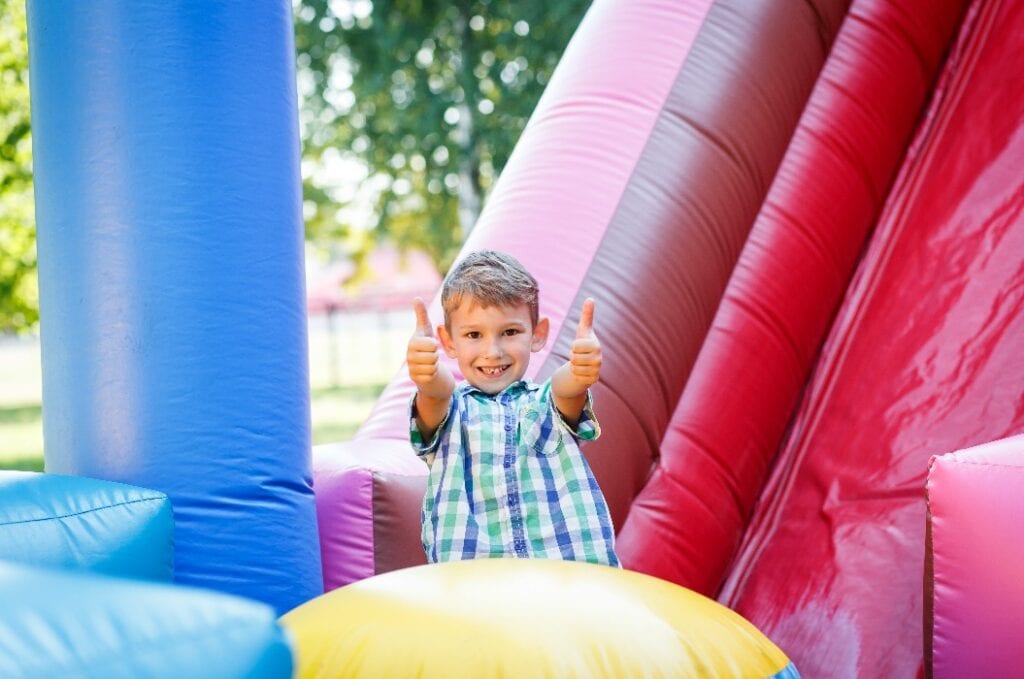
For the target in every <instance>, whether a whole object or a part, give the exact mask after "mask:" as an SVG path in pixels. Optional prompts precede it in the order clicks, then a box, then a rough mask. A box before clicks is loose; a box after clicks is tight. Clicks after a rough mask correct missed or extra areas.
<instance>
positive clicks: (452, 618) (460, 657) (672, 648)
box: [281, 559, 799, 679]
mask: <svg viewBox="0 0 1024 679" xmlns="http://www.w3.org/2000/svg"><path fill="white" fill-rule="evenodd" d="M281 623H282V624H283V625H284V626H285V627H286V628H287V629H289V630H290V631H291V632H292V635H293V637H294V640H295V642H296V647H297V649H296V650H297V656H298V658H297V667H298V674H297V676H299V677H331V678H334V677H368V678H372V679H381V678H386V677H446V678H447V677H473V678H479V677H497V676H503V677H545V676H547V677H775V678H780V677H797V676H799V675H798V674H797V673H796V670H795V669H793V665H792V664H791V663H790V662H789V660H788V659H787V658H786V656H785V655H784V654H783V653H782V651H780V650H779V649H778V648H777V647H776V646H775V645H774V644H772V642H771V641H769V640H768V639H767V638H766V637H765V636H764V635H763V634H761V632H759V631H758V630H757V629H756V628H755V627H754V626H753V625H751V624H750V623H749V622H747V621H746V620H744V619H743V618H742V617H741V616H739V615H738V614H736V613H734V612H733V611H731V610H729V609H728V608H726V607H724V606H722V605H720V604H718V603H716V602H715V601H712V600H711V599H708V598H706V597H704V596H701V595H699V594H696V593H694V592H691V591H690V590H687V589H684V588H682V587H678V586H676V585H674V584H672V583H669V582H666V581H664V580H659V579H657V578H653V577H650V576H646V575H641V574H639V573H633V572H630V571H623V570H618V569H615V568H609V567H606V566H595V565H591V564H583V563H576V562H565V561H540V560H516V559H481V560H476V561H462V562H455V563H446V564H434V565H429V566H419V567H416V568H408V569H404V570H400V571H394V572H391V573H385V574H383V575H378V576H376V577H373V578H369V579H367V580H363V581H361V582H357V583H354V584H352V585H349V586H347V587H343V588H341V589H337V590H334V591H333V592H329V593H327V594H324V595H322V596H320V597H318V598H316V599H313V600H312V601H310V602H308V603H306V604H303V605H302V606H299V607H298V608H296V609H294V610H292V611H291V612H289V613H288V614H286V615H285V616H283V617H282V618H281Z"/></svg>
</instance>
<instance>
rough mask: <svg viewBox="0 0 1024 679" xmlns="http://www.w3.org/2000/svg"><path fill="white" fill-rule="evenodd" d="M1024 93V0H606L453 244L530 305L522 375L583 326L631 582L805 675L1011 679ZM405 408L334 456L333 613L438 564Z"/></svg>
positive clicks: (1017, 611) (602, 473) (1021, 597)
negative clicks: (360, 586) (517, 280)
mask: <svg viewBox="0 0 1024 679" xmlns="http://www.w3.org/2000/svg"><path fill="white" fill-rule="evenodd" d="M1022 74H1024V2H1021V1H1020V0H975V1H974V2H967V1H966V0H963V1H962V0H906V1H904V2H899V3H895V2H891V1H884V0H854V1H853V2H852V3H848V2H843V1H841V0H808V1H807V2H799V3H797V2H778V1H777V0H771V1H768V0H760V1H756V0H715V1H712V0H691V1H689V2H664V1H663V0H636V1H634V2H628V3H613V2H610V1H603V0H598V1H597V2H595V3H594V5H593V6H592V8H591V10H590V12H589V13H588V15H587V17H586V18H585V20H584V21H583V23H582V24H581V27H580V29H579V32H578V34H577V35H576V37H575V38H574V39H573V41H572V43H571V44H570V46H569V48H568V49H567V51H566V54H565V56H564V58H563V60H562V63H561V64H560V65H559V68H558V70H557V72H556V74H555V77H554V78H553V80H552V82H551V83H550V85H549V87H548V89H547V91H546V92H545V95H544V97H543V99H542V101H541V103H540V104H539V106H538V109H537V111H536V112H535V114H534V116H533V118H532V119H531V121H530V124H529V125H528V127H527V129H526V131H525V132H524V134H523V137H522V139H521V140H520V143H519V145H518V146H517V148H516V151H515V153H514V154H513V157H512V159H511V160H510V162H509V164H508V167H507V168H506V170H505V171H504V173H503V175H502V177H501V179H500V181H499V183H498V186H497V187H496V188H495V190H494V192H493V194H492V195H491V196H490V198H489V201H488V204H487V206H486V209H485V210H484V213H483V215H482V217H481V219H480V222H479V224H478V225H477V227H476V228H475V229H474V231H473V233H472V236H471V237H470V239H469V241H468V242H467V244H466V246H465V250H464V251H465V252H468V251H470V250H475V249H479V248H484V247H488V248H494V249H500V250H505V251H508V252H511V253H512V254H514V255H515V256H516V257H517V258H519V259H520V260H521V261H522V262H523V263H524V264H525V266H526V267H527V268H528V269H529V270H530V271H531V272H532V273H533V274H534V275H535V276H536V277H537V279H538V280H539V282H540V288H541V313H542V315H545V316H548V317H549V318H550V320H551V339H549V342H548V346H547V347H546V348H545V350H544V351H543V352H541V353H540V354H539V355H537V356H536V357H535V358H534V360H533V362H532V363H531V369H530V373H529V376H530V377H533V378H535V379H536V378H540V379H543V378H545V377H547V376H548V375H550V373H551V372H552V371H553V370H554V369H555V367H556V366H557V365H559V364H560V363H561V362H563V361H564V360H565V358H566V355H567V351H568V347H569V344H570V343H571V341H572V338H573V335H574V332H575V328H576V324H577V319H576V318H574V317H573V314H577V313H579V311H578V310H579V308H580V304H581V302H582V300H583V299H585V298H586V297H593V298H594V299H595V300H596V305H597V311H596V319H595V330H596V332H597V333H598V336H599V337H600V339H601V342H602V347H603V350H604V356H605V361H606V367H605V369H604V370H603V371H602V377H601V382H600V383H599V384H598V385H597V386H596V387H595V391H594V398H595V404H596V407H597V410H598V416H599V418H600V419H601V424H602V429H603V432H604V433H603V434H602V436H601V438H600V439H598V440H597V441H595V442H593V443H592V444H590V445H589V447H587V448H585V453H586V454H587V456H588V458H589V460H590V462H591V465H592V467H593V468H594V471H595V474H596V475H597V477H598V480H599V481H600V483H601V485H602V488H603V489H604V491H605V495H606V497H607V499H608V502H609V505H610V507H611V509H612V513H613V519H614V522H615V525H616V526H617V528H618V549H619V554H620V556H621V558H622V560H623V562H624V565H625V566H626V567H627V568H630V569H633V570H638V571H641V572H645V573H648V574H652V575H656V576H658V577H661V578H664V579H666V580H670V581H673V582H676V583H678V584H680V585H683V586H685V587H689V588H691V589H694V590H696V591H698V592H701V593H703V594H706V595H708V596H712V597H717V598H718V599H719V601H721V602H722V603H724V604H726V605H728V606H729V607H731V608H733V609H734V610H736V611H737V612H739V613H740V614H742V615H743V616H744V617H746V618H747V619H748V620H750V621H751V622H753V623H754V624H755V625H756V626H757V627H758V628H760V629H761V630H762V631H764V633H765V634H766V635H767V636H768V637H769V638H771V639H772V640H773V641H774V642H775V643H777V644H778V645H779V647H780V648H782V649H783V650H784V651H785V652H786V653H787V654H788V655H789V657H790V658H792V660H793V662H794V664H795V665H796V667H797V668H799V670H800V672H801V673H803V675H804V676H808V677H819V676H821V677H847V676H849V677H855V676H887V677H890V676H891V677H905V676H914V675H915V674H917V673H919V672H921V671H924V672H927V673H930V672H932V671H933V670H934V672H935V674H936V676H951V675H959V674H962V675H965V676H966V675H971V676H983V675H984V676H988V675H985V674H984V671H977V669H978V668H979V667H982V665H979V664H978V663H983V662H987V663H989V664H988V665H985V666H984V667H987V668H989V671H993V672H997V671H998V668H1000V667H1002V668H1004V669H1005V668H1008V667H1012V666H1013V665H1011V663H1018V664H1017V667H1020V666H1021V665H1020V664H1019V663H1024V656H1022V653H1024V652H1022V651H1020V650H1017V646H1018V645H1019V644H1018V642H1019V638H1020V637H1019V635H1020V632H1019V630H1020V629H1021V625H1024V612H1022V611H1024V584H1022V580H1021V578H1020V576H1019V573H1021V572H1024V554H1022V552H1021V550H1020V548H1019V545H1020V544H1022V540H1021V539H1020V535H1021V526H1022V525H1024V501H1022V500H1021V499H1019V498H1022V497H1024V437H1016V438H1009V437H1012V436H1013V435H1015V434H1020V433H1021V432H1024V171H1022V168H1024V80H1022V77H1024V76H1022ZM431 315H432V317H433V318H435V319H436V318H440V317H441V313H440V308H439V302H438V300H435V301H434V305H433V308H432V310H431ZM411 331H412V328H411V327H410V332H411ZM453 367H454V366H453ZM411 389H412V387H411V383H410V382H409V381H408V380H407V379H406V378H405V372H404V369H403V370H401V371H400V372H399V375H398V377H396V379H395V380H394V382H393V383H392V384H391V385H390V386H389V388H388V389H387V390H386V392H385V393H384V395H383V396H382V397H381V400H380V402H379V403H378V406H377V408H376V409H375V411H374V413H373V414H372V415H371V417H370V419H369V420H368V421H367V423H366V424H365V425H364V427H363V428H362V430H361V431H360V432H359V434H358V435H357V436H356V438H355V439H354V440H353V441H350V442H346V443H343V444H335V445H331V446H323V447H320V448H318V449H317V450H316V451H315V456H314V458H315V459H314V466H315V487H316V497H317V505H318V513H319V524H320V537H321V549H322V553H323V565H324V576H325V581H326V584H327V586H328V587H329V588H330V587H337V586H340V585H343V584H346V583H348V582H352V581H354V580H358V579H361V578H365V577H368V576H371V575H374V574H376V573H380V572H384V571H388V570H393V569H395V568H399V567H403V566H409V565H413V564H417V563H422V562H423V561H424V556H423V552H422V549H421V548H420V544H419V521H418V516H419V515H418V512H419V503H420V500H421V498H422V493H423V489H424V487H425V477H426V468H425V467H424V465H423V464H422V463H421V462H420V461H418V460H417V459H416V458H415V457H414V456H413V454H412V452H411V450H410V448H409V446H408V443H407V439H406V436H407V431H408V423H407V421H406V417H407V410H406V408H407V404H408V399H409V396H410V394H411ZM1000 439H1006V441H1003V442H1001V443H995V444H993V445H995V446H996V450H997V453H998V454H996V453H991V452H986V451H988V450H989V449H987V448H982V449H980V451H981V452H977V451H974V452H971V451H966V452H964V453H956V455H955V456H948V455H944V454H947V453H952V452H953V451H959V450H963V449H968V448H973V447H976V446H980V445H982V444H989V443H991V442H997V441H999V440H1000ZM936 456H939V457H936ZM933 457H935V461H933V460H932V458H933ZM981 468H983V469H984V474H983V476H982V477H980V478H982V479H983V481H982V483H981V486H979V485H977V484H973V485H972V482H970V478H973V477H963V476H962V475H964V474H969V473H973V470H975V469H981ZM929 469H931V470H932V474H933V475H934V478H930V477H929ZM964 478H966V480H963V481H962V482H961V480H962V479H964ZM926 486H927V492H928V494H927V496H926ZM979 487H981V488H987V489H989V496H988V497H987V498H986V497H985V493H979V492H977V490H978V488H979ZM986 500H987V503H986V506H985V509H984V511H979V512H977V513H972V512H971V511H969V510H970V508H971V507H976V506H977V503H978V502H984V501H986ZM926 533H927V539H926ZM950 536H955V537H957V538H959V537H960V536H966V537H963V539H951V537H950ZM968 538H970V539H968ZM999 545H1003V547H1007V546H1008V547H1007V548H1006V549H1003V548H1000V547H999ZM985 546H988V547H985ZM979 549H991V550H992V554H1009V556H1010V558H1011V559H1016V561H1015V562H1011V564H1010V565H1009V566H1008V565H1007V564H1006V563H1002V564H998V563H993V562H994V561H996V559H979V558H977V556H978V550H979ZM926 561H927V568H926ZM966 563H969V564H971V565H972V567H971V568H969V569H966V568H963V567H962V566H963V564H966ZM985 568H988V569H994V570H995V571H996V572H995V575H992V574H989V573H986V572H985V570H984V569H985ZM1000 569H1002V570H1000ZM1007 572H1012V573H1017V574H1018V575H1017V576H1016V577H1009V576H1007V577H1003V575H1000V574H1004V575H1005V573H1007ZM985 583H988V584H985ZM992 583H999V584H998V589H997V590H996V591H993V584H992ZM961 613H962V614H963V615H961ZM964 616H967V617H966V618H965V617H964ZM965 619H967V620H969V621H971V623H972V624H969V625H968V624H963V622H964V620H965ZM922 620H925V623H924V624H923V623H922ZM965 649H967V650H965ZM968 651H970V652H968ZM972 658H973V660H972ZM979 659H987V660H979ZM958 663H959V664H958Z"/></svg>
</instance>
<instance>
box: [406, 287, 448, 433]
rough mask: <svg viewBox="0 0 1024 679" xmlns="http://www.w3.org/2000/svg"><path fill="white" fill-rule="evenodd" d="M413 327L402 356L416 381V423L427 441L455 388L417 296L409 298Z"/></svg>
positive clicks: (428, 319)
mask: <svg viewBox="0 0 1024 679" xmlns="http://www.w3.org/2000/svg"><path fill="white" fill-rule="evenodd" d="M413 308H414V309H415V311H416V331H415V332H414V333H413V335H412V338H411V339H410V340H409V348H408V350H407V351H406V355H405V360H406V363H407V364H408V366H409V378H410V379H412V381H413V382H415V383H416V390H417V391H416V409H415V412H416V426H417V427H418V428H419V430H420V435H421V436H422V437H423V440H424V441H429V440H430V439H431V438H433V436H434V432H435V431H437V428H438V427H439V426H440V425H441V422H443V421H444V418H445V415H447V414H448V407H449V406H450V405H451V400H452V393H453V392H454V391H455V378H454V377H453V376H452V372H451V371H450V370H449V369H448V366H446V365H444V364H443V363H441V361H440V354H439V352H438V345H437V339H435V338H434V332H433V329H432V328H431V327H430V318H429V317H428V316H427V307H426V306H425V305H424V304H423V300H422V299H420V298H419V297H417V298H416V300H415V301H414V302H413Z"/></svg>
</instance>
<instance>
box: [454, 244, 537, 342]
mask: <svg viewBox="0 0 1024 679" xmlns="http://www.w3.org/2000/svg"><path fill="white" fill-rule="evenodd" d="M467 297H470V298H472V299H473V300H474V301H476V302H477V303H478V304H480V305H481V306H483V307H491V306H518V305H520V304H525V305H526V306H527V307H529V309H530V321H531V322H532V323H533V325H534V326H536V325H537V319H538V318H539V317H540V312H539V306H540V302H539V300H540V290H539V289H538V287H537V279H535V278H534V277H533V276H531V275H530V272H529V271H527V270H526V269H525V268H524V267H523V265H522V264H520V263H519V260H518V259H516V258H515V257H513V256H512V255H509V254H506V253H504V252H498V251H496V250H478V251H476V252H471V253H470V254H468V255H466V257H465V258H463V259H462V260H460V261H459V262H458V263H457V264H456V265H455V266H454V267H453V268H452V270H451V271H449V272H448V276H447V278H445V281H444V287H443V288H442V289H441V306H442V307H443V308H444V324H445V326H446V327H448V325H449V319H450V318H451V314H452V312H453V311H455V310H456V309H458V308H459V305H460V304H462V301H463V300H464V299H466V298H467Z"/></svg>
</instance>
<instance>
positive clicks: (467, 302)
mask: <svg viewBox="0 0 1024 679" xmlns="http://www.w3.org/2000/svg"><path fill="white" fill-rule="evenodd" d="M449 320H451V321H457V322H459V323H461V324H466V323H476V322H483V321H493V320H505V321H519V322H523V323H525V324H526V325H529V324H530V306H529V305H528V304H527V303H526V302H520V303H518V304H488V303H486V302H481V301H480V300H478V299H476V298H475V297H472V296H469V295H466V296H465V297H463V298H462V299H461V300H460V301H459V304H458V306H456V307H455V308H454V309H453V310H452V313H451V318H450V319H449Z"/></svg>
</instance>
